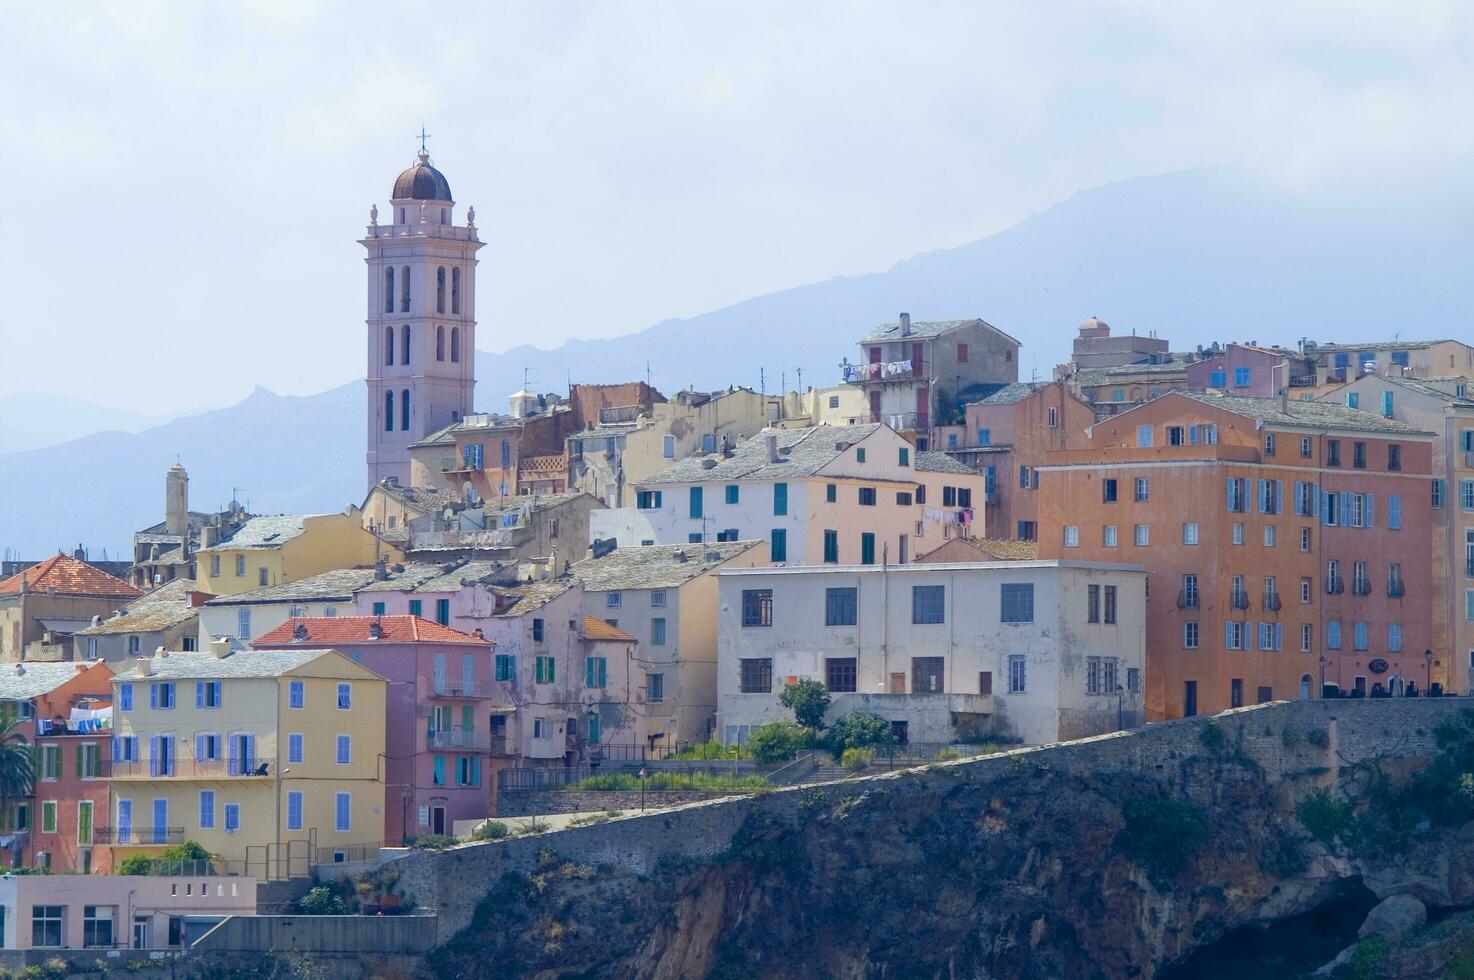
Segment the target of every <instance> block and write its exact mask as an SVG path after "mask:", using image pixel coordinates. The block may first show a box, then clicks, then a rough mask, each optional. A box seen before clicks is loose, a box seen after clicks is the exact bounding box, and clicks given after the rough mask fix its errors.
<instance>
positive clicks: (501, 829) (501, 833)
mask: <svg viewBox="0 0 1474 980" xmlns="http://www.w3.org/2000/svg"><path fill="white" fill-rule="evenodd" d="M510 832H511V831H509V830H508V829H507V825H506V824H504V823H502V822H501V821H500V820H488V821H486V822H485V823H483V824H482V825H481V826H479V827H477V828H476V829H475V831H473V832H472V834H471V838H472V840H501V839H502V838H503V837H505V836H507V834H509V833H510Z"/></svg>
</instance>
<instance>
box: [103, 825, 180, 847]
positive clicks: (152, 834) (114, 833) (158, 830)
mask: <svg viewBox="0 0 1474 980" xmlns="http://www.w3.org/2000/svg"><path fill="white" fill-rule="evenodd" d="M92 843H93V844H112V845H114V846H129V845H133V846H139V847H147V846H148V845H150V844H183V843H184V828H183V827H93V828H92Z"/></svg>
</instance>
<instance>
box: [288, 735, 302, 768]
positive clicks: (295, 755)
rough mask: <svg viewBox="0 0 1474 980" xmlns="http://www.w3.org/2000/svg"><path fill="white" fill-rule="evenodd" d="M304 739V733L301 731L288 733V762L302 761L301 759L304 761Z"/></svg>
mask: <svg viewBox="0 0 1474 980" xmlns="http://www.w3.org/2000/svg"><path fill="white" fill-rule="evenodd" d="M302 741H303V740H302V733H301V732H291V733H290V734H288V735H287V761H288V762H301V761H303V753H302Z"/></svg>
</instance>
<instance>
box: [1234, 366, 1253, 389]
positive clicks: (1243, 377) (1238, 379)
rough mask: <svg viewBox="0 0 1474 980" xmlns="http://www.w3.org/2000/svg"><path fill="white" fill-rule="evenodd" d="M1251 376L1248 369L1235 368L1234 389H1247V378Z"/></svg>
mask: <svg viewBox="0 0 1474 980" xmlns="http://www.w3.org/2000/svg"><path fill="white" fill-rule="evenodd" d="M1251 376H1252V374H1251V372H1250V370H1249V368H1246V367H1237V368H1234V369H1233V386H1234V387H1235V388H1247V387H1249V378H1250V377H1251Z"/></svg>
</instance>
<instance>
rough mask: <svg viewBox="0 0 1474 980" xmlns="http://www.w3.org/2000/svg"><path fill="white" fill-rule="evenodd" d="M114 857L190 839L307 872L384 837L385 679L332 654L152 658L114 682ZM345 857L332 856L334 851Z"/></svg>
mask: <svg viewBox="0 0 1474 980" xmlns="http://www.w3.org/2000/svg"><path fill="white" fill-rule="evenodd" d="M113 684H114V698H115V701H114V704H115V706H116V708H115V711H114V718H115V723H114V732H113V743H114V749H113V761H112V775H111V779H110V786H111V797H112V798H111V804H110V809H111V826H110V827H108V828H103V829H102V830H103V834H104V836H105V837H106V838H107V839H108V840H109V841H110V842H111V844H112V846H113V848H114V860H115V862H116V861H122V860H126V858H127V857H128V856H129V855H130V854H131V853H141V854H147V855H153V854H156V853H158V852H159V851H162V850H163V849H165V848H167V847H170V846H173V845H176V844H179V843H182V842H184V841H194V842H196V843H198V844H200V845H201V846H202V847H204V848H205V849H206V850H207V851H209V852H210V853H211V854H213V855H216V856H217V858H218V860H219V861H220V862H222V863H223V864H224V866H225V868H226V870H228V871H231V872H234V873H240V874H248V875H254V876H257V877H261V878H278V877H283V876H286V875H301V874H306V873H308V871H309V869H310V865H311V864H315V863H320V862H328V863H330V862H332V861H333V860H335V859H338V860H343V859H346V854H347V853H348V851H349V846H350V845H354V844H365V843H372V844H377V843H378V842H380V841H382V840H383V837H384V815H383V808H384V781H383V770H384V718H385V713H384V712H385V687H386V685H385V681H384V679H383V678H382V677H380V676H379V675H378V674H375V673H374V672H373V671H370V670H368V669H367V668H365V667H361V666H359V665H358V664H355V663H354V662H353V661H351V660H349V659H348V658H347V657H345V656H343V655H342V654H341V653H338V652H337V651H334V650H273V651H265V650H259V651H258V650H246V651H238V652H233V653H232V652H230V651H229V650H228V649H227V645H226V644H224V643H222V642H219V641H217V642H215V643H213V644H211V649H210V650H209V651H208V652H201V653H167V652H165V653H159V654H155V655H154V656H153V657H148V658H144V659H143V660H141V661H140V662H139V665H138V667H137V668H135V669H134V670H131V671H128V672H126V673H123V674H120V675H118V676H117V677H116V678H115V679H114V682H113ZM338 854H342V855H344V857H342V858H338V857H336V855H338Z"/></svg>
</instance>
